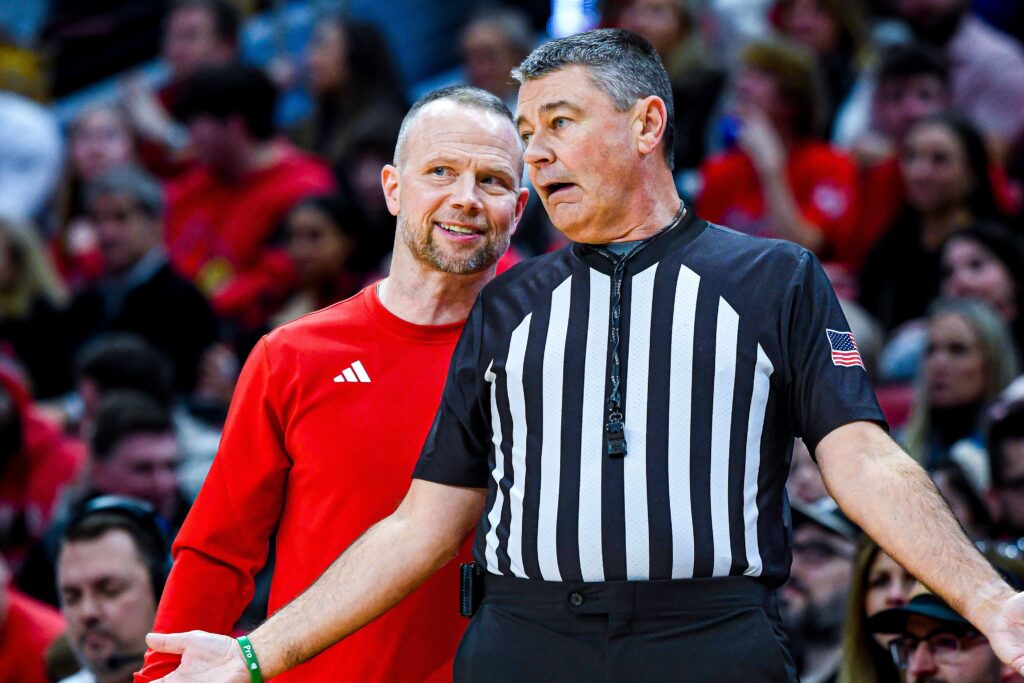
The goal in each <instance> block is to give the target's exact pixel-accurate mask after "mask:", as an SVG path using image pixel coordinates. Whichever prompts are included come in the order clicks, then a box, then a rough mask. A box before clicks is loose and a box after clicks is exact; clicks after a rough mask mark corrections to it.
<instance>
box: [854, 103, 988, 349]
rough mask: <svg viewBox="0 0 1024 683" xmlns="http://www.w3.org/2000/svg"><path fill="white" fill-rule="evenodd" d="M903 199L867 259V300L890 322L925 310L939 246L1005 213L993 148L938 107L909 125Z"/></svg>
mask: <svg viewBox="0 0 1024 683" xmlns="http://www.w3.org/2000/svg"><path fill="white" fill-rule="evenodd" d="M900 167H901V174H902V177H903V183H904V185H905V186H906V199H905V201H904V206H903V208H902V210H901V212H900V214H899V216H898V217H897V219H896V221H895V222H894V223H893V224H892V226H890V227H889V228H887V230H886V232H885V234H884V235H883V236H882V238H881V239H880V240H879V241H878V242H877V243H876V244H875V246H874V247H873V248H872V250H871V252H870V253H869V254H868V257H867V259H866V261H865V263H864V270H863V274H862V277H861V293H860V302H861V304H862V305H863V306H864V307H865V308H866V309H867V310H868V311H869V312H870V313H871V314H872V315H874V316H875V318H876V319H877V320H878V321H879V322H880V323H881V324H882V325H883V326H884V327H885V329H887V330H892V329H893V328H895V327H897V326H898V325H900V324H901V323H904V322H906V321H908V320H912V319H914V318H919V317H921V316H922V315H923V314H924V311H925V309H926V308H927V307H928V304H929V302H931V301H932V299H934V298H935V297H936V295H937V294H938V293H939V282H940V279H941V268H940V264H939V248H940V247H941V246H942V244H943V242H945V241H946V240H947V239H948V238H949V236H950V235H952V234H953V233H954V232H956V231H958V230H963V229H965V228H968V227H970V226H972V225H974V224H976V223H977V222H979V221H983V220H999V219H1000V218H1001V216H1002V212H1001V211H1000V210H999V208H998V206H997V204H996V199H995V194H994V192H993V189H992V182H991V180H990V177H989V172H988V168H989V164H988V154H987V152H986V150H985V145H984V142H983V141H982V139H981V136H980V135H979V134H978V132H977V130H975V129H974V127H973V126H971V124H970V123H968V122H967V121H966V120H965V119H963V118H961V117H959V116H957V115H955V114H935V115H932V116H928V117H925V118H923V119H921V120H919V121H918V122H917V123H915V124H914V125H913V126H912V127H911V128H910V131H909V132H908V133H907V137H906V140H905V142H904V145H903V151H902V156H901V159H900Z"/></svg>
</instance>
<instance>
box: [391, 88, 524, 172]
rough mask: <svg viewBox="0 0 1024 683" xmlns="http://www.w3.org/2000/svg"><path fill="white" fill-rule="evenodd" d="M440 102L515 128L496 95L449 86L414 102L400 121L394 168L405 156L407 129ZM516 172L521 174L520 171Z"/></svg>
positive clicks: (479, 90) (513, 120) (506, 110)
mask: <svg viewBox="0 0 1024 683" xmlns="http://www.w3.org/2000/svg"><path fill="white" fill-rule="evenodd" d="M442 100H445V101H448V102H455V103H456V104H462V105H465V106H467V107H476V108H478V109H483V110H484V111H488V112H490V113H492V114H497V115H498V116H500V117H502V118H505V119H508V121H509V123H511V124H512V125H513V127H515V119H513V118H512V112H510V111H509V110H508V107H506V106H505V103H504V102H502V101H501V98H499V97H497V96H496V95H492V94H491V93H489V92H487V91H486V90H484V89H482V88H474V87H472V86H469V85H451V86H448V87H446V88H439V89H437V90H432V91H431V92H428V93H427V94H426V95H424V96H423V97H421V98H419V99H418V100H416V102H415V103H414V104H413V105H412V107H411V108H410V109H409V113H407V114H406V115H405V118H404V119H402V126H401V128H399V129H398V142H397V143H395V158H394V165H395V166H398V165H400V164H401V163H402V159H403V157H404V156H405V146H406V144H407V143H408V140H409V128H410V127H411V125H412V122H413V121H415V120H416V117H417V116H418V115H419V113H420V111H421V110H422V109H423V108H424V107H426V106H427V105H428V104H431V103H433V102H440V101H442ZM515 138H516V140H519V144H520V150H521V148H522V140H520V138H519V135H518V134H517V135H516V136H515ZM516 170H517V171H518V172H521V169H516Z"/></svg>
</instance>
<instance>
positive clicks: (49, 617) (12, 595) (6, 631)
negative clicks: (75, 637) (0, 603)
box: [0, 588, 64, 683]
mask: <svg viewBox="0 0 1024 683" xmlns="http://www.w3.org/2000/svg"><path fill="white" fill-rule="evenodd" d="M4 590H6V591H7V598H6V599H7V619H6V621H4V622H3V623H2V624H0V681H10V682H11V683H15V682H16V683H49V680H50V679H49V678H48V677H47V676H46V664H45V661H44V656H45V655H46V649H47V648H48V647H50V643H52V642H53V641H55V640H56V639H57V637H58V636H60V634H62V633H64V617H62V616H61V615H60V612H58V611H57V610H55V609H54V608H52V607H50V606H49V605H44V604H43V603H41V602H36V601H35V600H33V599H31V598H29V597H26V596H24V595H22V594H21V593H19V592H17V591H15V590H12V589H10V588H7V589H4Z"/></svg>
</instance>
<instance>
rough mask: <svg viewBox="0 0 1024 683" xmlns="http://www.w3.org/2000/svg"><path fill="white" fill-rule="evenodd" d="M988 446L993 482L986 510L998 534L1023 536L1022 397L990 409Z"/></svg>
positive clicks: (1023, 537)
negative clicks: (989, 513)
mask: <svg viewBox="0 0 1024 683" xmlns="http://www.w3.org/2000/svg"><path fill="white" fill-rule="evenodd" d="M993 413H994V414H993V417H992V423H991V425H990V426H989V430H988V439H987V449H988V457H989V468H990V471H991V475H992V485H991V489H990V491H989V494H988V503H989V511H990V512H991V515H992V520H993V523H994V525H995V526H996V531H997V533H998V535H999V536H1001V537H1003V538H1006V539H1008V540H1011V541H1017V540H1018V539H1024V399H1022V398H1021V397H1017V398H1016V399H1011V400H1008V401H1007V402H1006V403H1004V404H997V405H996V406H995V407H994V409H993Z"/></svg>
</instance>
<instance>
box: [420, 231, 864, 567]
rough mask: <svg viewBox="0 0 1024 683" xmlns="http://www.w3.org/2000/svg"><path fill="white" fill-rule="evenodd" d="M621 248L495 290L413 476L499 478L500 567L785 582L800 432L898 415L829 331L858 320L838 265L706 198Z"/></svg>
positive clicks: (552, 257)
mask: <svg viewBox="0 0 1024 683" xmlns="http://www.w3.org/2000/svg"><path fill="white" fill-rule="evenodd" d="M618 258H620V257H617V256H615V255H614V254H611V253H610V252H607V251H605V250H603V249H601V248H599V247H590V246H585V245H579V244H575V245H571V246H570V247H567V248H565V249H562V250H560V251H558V252H555V253H553V254H548V255H545V256H541V257H538V258H535V259H532V260H530V261H527V262H525V263H523V264H521V265H519V266H517V267H516V268H514V269H512V270H510V271H509V272H507V273H506V274H505V275H503V276H502V277H500V278H498V279H496V280H495V281H494V282H492V283H491V284H489V285H488V286H487V287H485V288H484V290H483V292H482V293H481V295H480V298H479V299H478V301H477V302H476V305H475V306H474V308H473V311H472V312H471V314H470V316H469V320H468V321H467V323H466V328H465V330H464V332H463V335H462V339H461V340H460V342H459V345H458V347H457V348H456V351H455V354H454V356H453V358H452V362H451V367H450V369H449V374H448V380H447V384H446V386H445V389H444V394H443V396H442V399H441V405H440V407H439V409H438V413H437V417H436V419H435V422H434V426H433V428H432V430H431V432H430V436H429V437H428V439H427V442H426V444H425V445H424V450H423V453H422V456H421V458H420V461H419V463H418V464H417V467H416V471H415V474H414V476H415V477H417V478H420V479H426V480H430V481H435V482H440V483H445V484H451V485H457V486H471V487H486V488H487V489H488V496H487V503H486V507H485V509H484V513H483V517H482V519H481V521H480V524H479V526H478V529H477V537H476V542H475V546H474V558H475V560H476V562H477V563H479V564H481V565H483V566H485V567H486V570H487V571H488V572H490V573H493V574H503V575H507V576H517V577H524V578H530V579H539V580H546V581H570V580H573V581H610V580H648V579H679V578H691V577H709V576H727V575H741V574H746V575H749V576H761V577H764V578H766V579H769V580H773V581H778V582H781V581H783V580H785V577H786V576H787V575H788V571H789V564H790V550H789V538H790V524H789V511H788V505H787V502H786V498H785V480H786V477H787V474H788V471H789V461H790V456H791V453H792V442H793V437H794V435H799V436H802V437H803V438H804V440H805V441H806V442H807V444H808V446H809V447H810V448H811V450H812V453H813V450H814V448H815V447H816V446H817V444H818V442H819V441H820V440H821V438H822V437H824V436H825V435H826V434H828V433H829V432H830V431H832V430H833V429H835V428H836V427H839V426H841V425H843V424H846V423H848V422H852V421H855V420H871V421H875V422H879V423H883V424H884V419H883V417H882V413H881V411H880V410H879V408H878V404H877V402H876V401H875V398H874V394H873V392H872V390H871V387H870V385H869V383H868V380H867V376H866V374H865V372H864V370H863V367H862V366H860V365H858V364H855V363H854V364H850V363H849V362H838V360H839V359H848V358H849V357H850V356H849V352H847V351H840V352H839V353H840V356H837V355H836V354H837V351H836V350H835V346H836V343H835V341H834V339H836V338H837V337H834V336H833V337H832V338H831V340H830V336H829V331H831V332H832V333H839V334H840V335H843V334H845V333H847V332H848V331H849V326H848V325H847V323H846V320H845V318H844V316H843V313H842V311H841V309H840V307H839V303H838V301H837V300H836V297H835V294H834V293H833V291H832V288H831V286H830V285H829V283H828V281H827V280H826V278H825V275H824V273H823V271H822V269H821V266H820V265H819V264H818V262H817V260H816V259H815V258H814V256H813V255H812V254H810V253H809V252H808V251H806V250H804V249H801V248H799V247H797V246H795V245H793V244H790V243H787V242H781V241H776V240H765V239H759V238H752V237H748V236H745V235H741V234H739V233H735V232H733V231H730V230H727V229H724V228H721V227H719V226H716V225H713V224H708V223H707V222H705V221H703V220H700V219H698V218H696V217H695V216H694V215H692V213H691V212H689V211H688V212H687V215H686V216H685V217H684V218H683V219H682V221H681V222H680V223H679V225H676V226H675V227H673V228H672V229H670V230H667V231H665V232H663V233H662V234H660V235H659V236H657V237H655V238H653V239H651V240H650V241H649V242H648V243H646V244H645V245H644V246H643V247H642V250H641V251H639V252H637V253H636V254H635V255H634V256H632V258H630V259H629V260H628V261H627V263H626V264H625V268H624V270H623V271H622V275H621V276H619V277H616V272H615V267H614V266H615V262H616V261H617V260H618ZM619 281H620V282H621V293H620V296H621V299H620V302H621V303H620V306H619V307H618V308H619V310H620V311H621V318H620V320H619V324H618V327H619V328H620V330H621V336H620V339H619V342H618V353H617V354H615V353H614V351H615V344H614V343H612V338H613V337H612V334H611V332H612V330H613V328H615V327H616V324H615V311H616V307H615V306H614V305H613V304H614V301H615V296H616V289H617V285H618V284H619ZM844 338H845V337H844ZM849 340H850V342H851V343H853V342H852V337H849ZM616 355H617V357H618V365H619V369H618V375H619V377H620V386H619V394H620V396H621V413H622V414H623V416H624V423H625V429H624V436H625V443H626V454H625V455H624V456H622V457H616V456H615V455H610V454H609V453H608V448H607V445H608V444H607V440H608V431H607V429H606V424H607V422H608V417H609V409H608V408H609V396H610V395H611V394H612V389H613V387H612V379H611V378H612V376H613V374H614V369H615V368H614V366H615V362H614V359H615V356H616Z"/></svg>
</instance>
